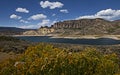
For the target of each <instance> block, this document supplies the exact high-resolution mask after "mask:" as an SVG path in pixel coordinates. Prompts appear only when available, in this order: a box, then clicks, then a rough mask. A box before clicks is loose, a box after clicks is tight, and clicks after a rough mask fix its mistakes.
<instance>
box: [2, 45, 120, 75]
mask: <svg viewBox="0 0 120 75" xmlns="http://www.w3.org/2000/svg"><path fill="white" fill-rule="evenodd" d="M119 70H120V69H119V59H118V57H117V55H116V54H115V53H113V54H103V53H100V52H98V51H97V50H96V49H94V48H86V49H85V50H83V51H81V52H69V51H68V50H61V49H59V48H55V47H53V46H52V45H50V44H48V45H46V44H44V43H41V44H39V45H37V46H31V47H29V48H28V49H27V50H26V51H25V53H23V54H22V55H21V56H19V57H18V58H17V59H9V60H6V61H5V62H3V63H1V64H0V75H120V71H119Z"/></svg>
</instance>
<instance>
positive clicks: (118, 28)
mask: <svg viewBox="0 0 120 75" xmlns="http://www.w3.org/2000/svg"><path fill="white" fill-rule="evenodd" d="M52 27H53V28H54V29H56V32H54V33H62V34H63V35H64V34H68V35H71V34H72V35H74V34H75V35H103V34H120V21H107V20H104V19H100V18H96V19H80V20H70V21H63V22H57V23H55V24H54V25H52Z"/></svg>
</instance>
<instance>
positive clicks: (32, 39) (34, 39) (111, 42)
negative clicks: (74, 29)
mask: <svg viewBox="0 0 120 75" xmlns="http://www.w3.org/2000/svg"><path fill="white" fill-rule="evenodd" d="M17 38H20V39H23V40H27V41H30V42H50V43H69V44H81V45H117V44H120V40H113V39H108V38H100V39H66V38H50V37H48V36H20V37H17Z"/></svg>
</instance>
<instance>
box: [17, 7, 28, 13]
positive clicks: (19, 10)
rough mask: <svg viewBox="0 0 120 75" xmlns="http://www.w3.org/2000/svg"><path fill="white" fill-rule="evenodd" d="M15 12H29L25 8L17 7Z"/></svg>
mask: <svg viewBox="0 0 120 75" xmlns="http://www.w3.org/2000/svg"><path fill="white" fill-rule="evenodd" d="M16 12H22V13H29V10H27V9H26V8H17V9H16Z"/></svg>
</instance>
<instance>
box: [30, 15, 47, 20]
mask: <svg viewBox="0 0 120 75" xmlns="http://www.w3.org/2000/svg"><path fill="white" fill-rule="evenodd" d="M46 18H47V16H46V15H44V14H36V15H33V16H31V17H29V18H28V20H42V19H46Z"/></svg>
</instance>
